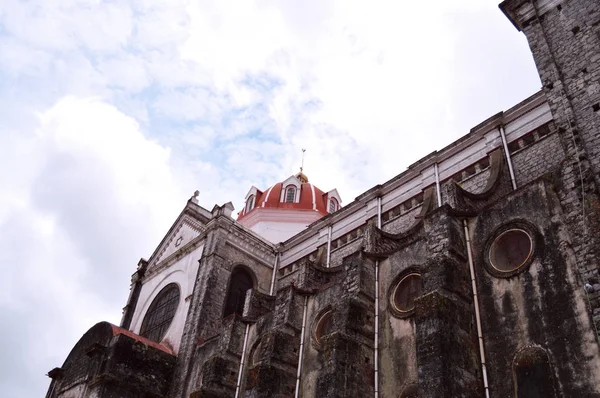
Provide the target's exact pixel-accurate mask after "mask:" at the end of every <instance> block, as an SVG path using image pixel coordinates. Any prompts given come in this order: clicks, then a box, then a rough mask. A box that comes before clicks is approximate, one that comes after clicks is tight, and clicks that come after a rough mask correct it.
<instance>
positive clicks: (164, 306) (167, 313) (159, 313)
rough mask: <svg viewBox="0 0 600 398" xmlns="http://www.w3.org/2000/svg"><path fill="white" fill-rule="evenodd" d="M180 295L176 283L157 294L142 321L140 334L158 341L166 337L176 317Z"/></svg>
mask: <svg viewBox="0 0 600 398" xmlns="http://www.w3.org/2000/svg"><path fill="white" fill-rule="evenodd" d="M179 296H180V293H179V287H178V286H177V284H175V283H171V284H169V285H167V286H165V287H164V288H163V289H162V290H161V291H160V292H159V293H158V294H157V295H156V297H155V298H154V301H152V304H150V308H148V311H147V312H146V316H145V317H144V321H143V322H142V328H141V330H140V336H142V337H145V338H147V339H148V340H152V341H156V342H160V341H161V340H162V339H163V337H165V334H166V333H167V330H168V329H169V326H171V322H172V321H173V318H174V317H175V311H176V310H177V306H178V305H179Z"/></svg>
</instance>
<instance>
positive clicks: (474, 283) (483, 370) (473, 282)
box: [463, 220, 490, 398]
mask: <svg viewBox="0 0 600 398" xmlns="http://www.w3.org/2000/svg"><path fill="white" fill-rule="evenodd" d="M463 226H464V228H465V237H466V240H467V255H468V258H469V271H470V272H471V288H472V289H473V305H474V306H475V320H476V322H477V337H478V339H479V355H480V356H481V373H482V374H483V388H484V389H485V396H486V398H490V387H489V386H488V379H487V368H486V362H485V352H484V349H483V332H482V331H481V316H480V315H479V299H478V295H477V281H476V280H475V268H474V267H473V253H472V252H471V237H470V235H469V226H468V225H467V220H463Z"/></svg>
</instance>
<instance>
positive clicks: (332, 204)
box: [329, 198, 338, 213]
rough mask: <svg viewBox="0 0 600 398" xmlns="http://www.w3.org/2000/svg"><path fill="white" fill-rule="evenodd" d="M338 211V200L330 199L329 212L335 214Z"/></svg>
mask: <svg viewBox="0 0 600 398" xmlns="http://www.w3.org/2000/svg"><path fill="white" fill-rule="evenodd" d="M337 209H338V203H337V200H335V198H331V199H329V212H330V213H335V212H336V211H337Z"/></svg>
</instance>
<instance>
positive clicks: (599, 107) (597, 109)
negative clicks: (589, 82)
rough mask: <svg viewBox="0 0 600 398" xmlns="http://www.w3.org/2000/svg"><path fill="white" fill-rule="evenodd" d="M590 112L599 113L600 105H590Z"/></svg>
mask: <svg viewBox="0 0 600 398" xmlns="http://www.w3.org/2000/svg"><path fill="white" fill-rule="evenodd" d="M592 110H593V111H594V112H598V111H600V104H594V105H592Z"/></svg>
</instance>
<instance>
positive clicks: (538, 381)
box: [513, 347, 556, 398]
mask: <svg viewBox="0 0 600 398" xmlns="http://www.w3.org/2000/svg"><path fill="white" fill-rule="evenodd" d="M513 372H514V377H515V389H516V391H515V396H516V397H517V398H554V397H556V394H555V391H554V379H553V378H552V370H551V369H550V361H549V359H548V354H546V351H544V350H543V349H542V348H540V347H528V348H525V349H523V350H521V351H520V352H519V353H517V355H516V356H515V359H514V361H513Z"/></svg>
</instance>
